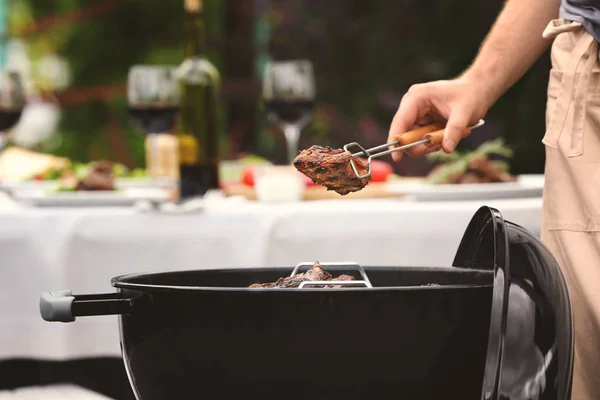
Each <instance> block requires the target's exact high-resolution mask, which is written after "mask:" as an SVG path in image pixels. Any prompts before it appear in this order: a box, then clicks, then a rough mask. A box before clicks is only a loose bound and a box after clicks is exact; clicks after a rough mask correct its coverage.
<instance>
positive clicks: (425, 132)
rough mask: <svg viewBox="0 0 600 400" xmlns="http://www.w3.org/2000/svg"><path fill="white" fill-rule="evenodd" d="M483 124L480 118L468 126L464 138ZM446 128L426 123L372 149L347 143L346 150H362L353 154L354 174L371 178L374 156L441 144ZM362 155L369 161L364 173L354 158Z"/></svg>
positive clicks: (355, 143) (361, 177)
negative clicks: (356, 148)
mask: <svg viewBox="0 0 600 400" xmlns="http://www.w3.org/2000/svg"><path fill="white" fill-rule="evenodd" d="M483 124H485V121H484V120H482V119H480V120H479V122H478V123H477V124H475V125H473V126H471V127H469V128H467V130H466V132H465V133H464V134H463V138H464V137H467V136H469V135H470V134H471V131H472V130H473V129H475V128H479V127H480V126H482V125H483ZM444 128H445V127H444V125H442V124H438V123H436V124H431V125H426V126H422V127H420V128H417V129H413V130H412V131H408V132H404V133H401V134H399V135H397V136H396V137H395V138H394V139H395V140H394V141H393V142H390V143H386V144H382V145H380V146H376V147H372V148H370V149H365V148H364V147H362V146H361V145H360V144H358V143H357V142H352V143H348V144H346V145H345V146H344V150H345V151H348V152H350V150H348V149H349V148H351V147H352V146H356V147H358V148H359V149H360V150H361V151H359V152H358V153H354V154H352V158H351V159H350V166H351V167H352V171H354V174H355V175H356V177H357V178H358V179H365V178H370V177H371V160H373V159H374V158H378V157H381V156H385V155H388V154H391V153H394V152H396V151H405V150H408V149H410V148H412V147H415V146H418V145H420V144H424V145H425V146H427V147H433V146H436V145H438V144H441V143H442V139H443V138H444ZM391 146H393V147H394V148H392V149H389V147H391ZM386 148H387V149H388V150H385V151H381V152H379V153H374V152H376V151H379V150H382V149H386ZM361 155H364V156H365V157H367V163H368V164H367V172H365V173H364V174H362V175H361V174H360V173H359V172H358V169H357V168H356V165H355V164H354V160H353V158H354V157H358V156H361Z"/></svg>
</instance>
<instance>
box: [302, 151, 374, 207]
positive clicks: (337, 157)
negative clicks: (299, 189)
mask: <svg viewBox="0 0 600 400" xmlns="http://www.w3.org/2000/svg"><path fill="white" fill-rule="evenodd" d="M351 157H352V155H351V154H350V153H349V152H347V151H344V150H342V149H332V148H331V147H322V146H316V145H315V146H311V147H310V148H308V149H306V150H302V152H300V154H298V156H297V157H296V159H295V160H294V167H296V169H297V170H298V171H300V172H302V173H303V174H304V175H306V176H308V177H309V178H310V179H312V181H313V182H314V183H316V184H317V185H321V186H325V187H326V188H327V190H333V191H334V192H336V193H339V194H341V195H342V196H343V195H346V194H348V193H351V192H358V191H359V190H361V189H363V188H364V187H365V186H367V184H368V183H369V179H368V178H365V179H358V178H357V177H356V175H355V174H354V171H353V170H352V166H351V165H350V159H351ZM354 164H355V165H356V169H357V170H358V172H359V173H360V174H361V175H362V174H364V173H365V172H367V166H368V165H367V162H366V161H364V160H362V159H359V158H356V157H355V158H354Z"/></svg>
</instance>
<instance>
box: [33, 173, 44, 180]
mask: <svg viewBox="0 0 600 400" xmlns="http://www.w3.org/2000/svg"><path fill="white" fill-rule="evenodd" d="M33 179H34V180H36V181H43V180H44V176H43V175H42V174H38V175H36V176H35V177H34V178H33Z"/></svg>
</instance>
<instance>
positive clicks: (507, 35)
mask: <svg viewBox="0 0 600 400" xmlns="http://www.w3.org/2000/svg"><path fill="white" fill-rule="evenodd" d="M559 7H560V0H508V1H507V2H506V4H505V7H504V10H503V11H502V12H501V13H500V15H499V17H498V19H497V20H496V22H495V23H494V26H493V27H492V29H491V30H490V33H489V34H488V36H487V37H486V39H485V40H484V42H483V44H482V46H481V49H480V51H479V54H478V55H477V57H476V58H475V61H474V62H473V64H472V65H471V67H469V68H468V69H467V71H466V72H465V73H464V74H463V75H462V77H463V78H465V79H470V80H472V81H473V82H474V83H475V86H476V87H477V88H478V90H480V92H481V93H480V94H481V95H482V97H483V101H485V102H486V105H487V106H488V107H491V106H492V105H493V104H494V103H495V102H496V101H497V100H498V99H499V98H500V96H502V95H503V94H504V92H506V91H507V90H508V89H509V88H510V87H511V86H512V85H514V84H515V83H516V82H517V81H518V80H519V79H521V77H522V76H523V75H524V74H525V73H526V72H527V70H528V69H529V68H531V66H532V65H533V64H534V63H535V62H536V60H537V59H538V58H539V57H540V56H541V55H542V54H543V53H544V51H545V50H546V49H547V48H548V46H549V45H550V43H551V41H550V40H547V39H544V38H543V37H542V32H543V31H544V29H545V27H546V25H547V24H548V23H549V22H550V21H551V20H552V19H555V18H557V17H558V12H559Z"/></svg>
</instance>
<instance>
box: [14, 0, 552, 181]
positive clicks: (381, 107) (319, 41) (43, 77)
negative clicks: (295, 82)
mask: <svg viewBox="0 0 600 400" xmlns="http://www.w3.org/2000/svg"><path fill="white" fill-rule="evenodd" d="M3 1H4V2H5V3H6V6H7V15H8V20H7V21H8V22H7V35H8V36H7V38H8V42H5V43H8V44H9V46H8V47H9V49H10V48H13V49H14V48H15V47H19V46H21V47H22V48H23V49H25V50H24V51H25V52H26V54H27V56H28V58H29V60H30V61H29V62H30V63H31V66H28V67H27V68H29V69H30V70H31V77H32V79H33V81H34V82H35V85H36V87H37V89H38V90H39V91H41V93H42V94H43V96H42V99H46V100H47V99H50V100H48V101H54V102H58V104H59V105H60V110H61V118H60V122H59V124H58V126H57V128H56V129H55V132H54V133H53V134H52V135H51V136H50V137H48V138H47V139H46V140H44V141H43V142H42V143H40V144H38V145H36V146H35V149H36V150H40V151H45V152H49V153H53V154H56V155H62V156H67V157H70V158H72V159H73V160H76V161H83V162H85V161H90V160H96V159H100V158H103V159H110V160H113V161H117V162H121V163H123V164H125V165H128V166H131V167H137V166H143V165H144V149H143V137H142V136H141V135H140V133H139V132H138V131H137V130H136V129H135V128H134V126H133V125H132V124H131V122H130V121H129V119H128V116H127V110H126V98H125V85H126V79H127V72H128V69H129V67H130V66H131V65H134V64H142V63H155V64H179V63H180V62H181V61H182V59H183V46H182V42H183V39H182V38H183V0H172V1H161V0H3ZM503 3H504V0H490V1H486V2H479V1H477V0H469V1H467V2H465V1H456V0H378V1H376V2H367V1H360V0H332V1H322V0H205V7H206V22H207V24H208V30H209V38H208V43H209V53H210V58H211V59H212V61H213V62H214V63H215V64H216V65H217V66H218V67H219V69H220V71H221V74H222V76H223V97H222V98H223V110H222V115H223V122H224V123H223V131H222V133H221V134H222V138H223V140H222V144H223V146H222V148H223V158H226V159H233V158H236V157H238V156H239V155H241V154H247V153H252V154H258V155H261V156H264V157H266V158H269V159H271V160H274V161H281V160H283V159H284V158H285V144H284V141H283V135H282V134H281V133H280V132H279V131H278V130H277V129H276V128H275V127H272V126H269V125H268V124H267V122H266V117H265V115H264V113H263V111H262V105H261V101H260V86H261V83H260V77H261V73H262V68H263V66H264V63H265V62H266V61H267V60H269V59H289V58H306V59H310V60H311V61H312V62H313V63H314V67H315V73H316V79H317V93H318V97H317V103H316V105H317V107H316V110H315V115H314V120H313V122H312V123H311V124H310V125H309V126H308V127H307V128H305V130H304V131H303V135H302V140H301V143H300V146H301V148H303V147H308V146H310V145H312V144H316V143H318V144H323V145H332V146H341V145H343V144H344V143H347V142H350V141H359V142H361V143H362V144H364V145H367V146H370V145H376V144H380V143H383V142H385V140H386V139H387V129H388V126H389V123H390V121H391V119H392V117H393V115H394V112H395V110H396V108H397V106H398V103H399V101H400V99H401V98H402V95H403V94H404V93H405V92H406V90H407V89H408V88H409V87H410V85H412V84H414V83H419V82H425V81H430V80H437V79H448V78H452V77H453V76H456V75H457V74H459V73H460V72H461V71H462V70H464V69H465V68H466V67H467V66H468V65H469V63H470V62H471V60H472V59H473V57H474V56H475V54H476V52H477V50H478V47H479V45H480V43H481V41H482V40H483V38H484V36H485V34H486V33H487V31H488V30H489V28H490V26H491V25H492V23H493V21H494V19H495V17H496V16H497V14H498V12H499V11H500V9H501V7H502V5H503ZM17 45H18V46H17ZM22 62H23V61H22ZM52 62H54V64H58V65H62V67H63V69H62V70H64V71H67V72H68V73H51V72H52V71H50V70H51V68H50V67H49V65H50V64H49V63H52ZM9 63H10V60H9ZM54 64H53V65H54ZM35 65H37V68H34V67H33V66H35ZM65 67H66V68H65ZM548 70H549V59H548V55H547V54H546V55H544V57H543V58H542V59H541V60H540V61H539V62H538V63H537V64H536V65H535V66H534V68H533V69H532V70H530V72H529V73H528V74H527V75H526V76H525V77H524V78H523V79H522V80H521V81H520V82H519V83H518V84H517V85H516V86H515V87H514V88H512V89H511V90H510V91H509V92H508V93H507V94H506V95H505V96H504V97H503V98H502V99H501V100H500V101H499V102H498V104H497V105H496V106H495V107H494V108H493V109H492V110H491V111H490V113H489V114H488V116H487V117H486V120H487V124H486V125H485V126H484V127H483V128H481V129H480V130H478V132H477V134H476V135H472V136H471V137H469V138H468V139H467V140H465V141H464V143H462V144H461V147H462V148H463V149H465V148H466V149H468V148H475V147H477V146H478V145H479V144H481V143H482V142H483V141H485V140H489V139H491V138H494V137H499V136H502V137H504V138H505V139H506V141H507V143H508V144H509V145H510V146H511V147H512V148H513V149H514V150H515V155H514V158H513V160H512V161H511V167H512V171H513V172H514V173H541V172H542V171H543V161H544V149H543V145H542V144H541V138H542V136H543V132H544V112H545V101H546V99H545V94H546V85H547V80H548ZM57 74H58V75H57ZM396 168H397V172H399V173H401V174H405V175H423V174H425V173H426V172H427V171H428V169H429V168H430V166H429V165H428V164H427V162H426V161H424V160H421V159H411V158H409V157H405V159H404V160H403V161H402V162H401V163H400V165H397V166H396Z"/></svg>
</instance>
